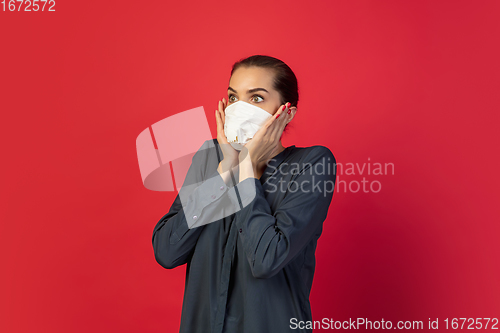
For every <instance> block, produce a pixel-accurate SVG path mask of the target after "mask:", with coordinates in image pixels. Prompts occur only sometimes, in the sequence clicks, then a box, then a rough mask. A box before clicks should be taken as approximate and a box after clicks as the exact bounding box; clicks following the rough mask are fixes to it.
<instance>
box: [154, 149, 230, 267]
mask: <svg viewBox="0 0 500 333" xmlns="http://www.w3.org/2000/svg"><path fill="white" fill-rule="evenodd" d="M210 149H217V147H216V146H215V145H214V142H213V141H212V140H208V141H205V143H204V144H203V146H202V147H201V148H200V149H199V150H198V151H197V152H196V154H195V155H194V156H193V159H192V163H191V166H190V168H189V170H188V172H187V175H186V179H185V181H184V184H183V186H182V189H181V190H180V191H179V194H178V195H177V197H176V198H175V200H174V202H173V204H172V206H171V207H170V210H169V212H168V213H167V214H165V215H164V216H163V217H162V218H161V219H160V220H159V221H158V223H157V224H156V226H155V228H154V230H153V237H152V243H153V250H154V254H155V259H156V261H157V262H158V263H159V264H160V265H161V266H163V267H165V268H169V269H170V268H174V267H177V266H179V265H183V264H185V263H186V262H187V261H188V260H189V257H190V255H191V254H192V252H193V250H194V247H195V245H196V242H197V240H198V237H199V236H200V234H201V232H202V230H203V229H204V226H205V225H206V224H207V223H210V222H213V221H215V220H218V219H219V218H222V217H223V216H218V214H219V215H220V209H219V208H218V207H220V204H221V203H222V202H223V201H224V200H226V199H221V197H222V198H223V197H225V196H226V194H227V191H228V186H227V185H226V183H225V182H224V180H223V179H227V177H226V176H225V175H224V174H222V175H221V174H220V173H219V171H218V170H219V168H218V170H215V171H214V172H213V173H212V174H211V175H210V176H209V177H208V178H206V177H205V168H206V165H207V163H208V157H209V155H210ZM214 154H215V152H213V151H212V157H213V156H214ZM223 177H224V178H223Z"/></svg>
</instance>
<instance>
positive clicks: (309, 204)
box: [152, 55, 336, 333]
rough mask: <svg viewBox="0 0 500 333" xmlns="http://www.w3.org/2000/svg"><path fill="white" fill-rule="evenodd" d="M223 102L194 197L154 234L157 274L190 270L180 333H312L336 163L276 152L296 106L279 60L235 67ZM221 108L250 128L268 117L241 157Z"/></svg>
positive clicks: (303, 151)
mask: <svg viewBox="0 0 500 333" xmlns="http://www.w3.org/2000/svg"><path fill="white" fill-rule="evenodd" d="M227 93H228V99H227V100H226V99H225V98H223V99H222V100H221V101H219V105H218V110H216V111H215V113H216V120H217V139H213V140H208V141H206V142H205V143H204V144H203V145H202V147H201V148H200V150H199V151H198V152H196V154H195V155H194V157H193V160H192V164H191V167H190V169H189V171H188V174H187V176H186V181H185V182H184V184H183V188H184V187H186V188H187V187H188V185H191V188H194V190H192V191H189V192H188V194H186V193H179V195H178V196H177V198H176V200H175V201H174V203H173V204H172V206H171V208H170V211H169V212H168V213H167V214H166V215H164V216H163V217H162V218H161V219H160V221H159V222H158V223H157V224H156V226H155V228H154V231H153V239H152V241H153V249H154V254H155V258H156V260H157V262H158V263H159V264H160V265H161V266H163V267H165V268H169V269H171V268H174V267H177V266H180V265H183V264H187V267H186V284H185V291H184V300H183V306H182V315H181V327H180V332H181V333H183V332H186V333H188V332H189V333H198V332H199V333H207V332H213V333H215V332H217V333H221V332H228V333H229V332H237V333H263V332H272V333H276V332H290V331H293V332H312V329H311V328H310V326H309V325H308V322H309V324H310V322H311V321H312V313H311V307H310V303H309V294H310V291H311V286H312V281H313V275H314V269H315V249H316V244H317V240H318V238H319V237H320V235H321V233H322V229H323V221H324V220H325V219H326V216H327V212H328V208H329V205H330V202H331V199H332V196H333V190H334V186H335V173H336V161H335V158H334V156H333V154H332V152H331V151H330V150H329V149H328V148H326V147H324V146H320V145H316V146H311V147H296V146H295V145H292V146H289V147H284V146H283V145H282V143H281V136H282V134H283V131H284V128H285V127H286V126H287V124H288V123H289V122H290V121H292V120H293V118H294V116H295V114H296V112H297V103H298V99H299V96H298V86H297V79H296V77H295V75H294V73H293V72H292V70H291V69H290V68H289V67H288V66H287V65H286V64H285V63H284V62H282V61H281V60H278V59H276V58H273V57H269V56H262V55H255V56H251V57H249V58H246V59H242V60H240V61H238V62H237V63H235V64H234V65H233V68H232V71H231V76H230V80H229V87H228V92H227ZM238 102H239V103H238ZM234 103H238V104H237V105H236V104H234ZM246 103H248V104H249V105H247V104H246ZM233 104H234V105H233ZM232 105H233V106H234V108H233V107H232ZM236 106H241V107H243V108H242V109H240V108H236ZM255 107H258V108H260V109H255ZM226 108H232V111H233V112H234V113H235V114H236V115H237V116H239V117H240V118H245V117H247V118H248V119H252V117H253V116H254V115H256V114H258V113H259V112H260V116H262V110H263V111H265V112H267V113H269V117H268V119H267V120H266V121H265V122H264V123H263V124H262V125H260V128H259V129H258V130H257V132H256V133H255V134H254V135H253V137H252V138H251V139H250V140H249V141H247V142H246V144H244V146H243V147H242V148H241V146H240V148H241V150H237V149H235V145H233V144H231V143H229V142H228V140H227V137H226V132H227V126H225V125H227V124H225V121H226V116H227V115H226V114H225V110H226ZM238 110H240V111H238ZM241 110H245V111H241ZM247 111H248V112H247ZM238 112H241V113H240V114H238ZM253 112H256V113H255V114H254V113H253ZM243 123H244V122H243ZM193 184H194V185H193ZM180 192H182V189H181V191H180Z"/></svg>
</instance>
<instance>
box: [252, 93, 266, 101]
mask: <svg viewBox="0 0 500 333" xmlns="http://www.w3.org/2000/svg"><path fill="white" fill-rule="evenodd" d="M256 97H258V98H260V99H262V100H263V99H264V98H262V96H259V95H253V96H252V98H256ZM254 102H262V101H259V100H255V99H254Z"/></svg>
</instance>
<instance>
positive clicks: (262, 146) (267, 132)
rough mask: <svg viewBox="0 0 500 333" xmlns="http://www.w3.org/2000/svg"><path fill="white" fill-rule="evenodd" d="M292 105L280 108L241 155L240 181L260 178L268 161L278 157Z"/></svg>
mask: <svg viewBox="0 0 500 333" xmlns="http://www.w3.org/2000/svg"><path fill="white" fill-rule="evenodd" d="M289 106H290V103H286V104H285V105H282V106H280V108H279V109H278V112H276V114H275V115H274V116H273V117H271V118H269V119H268V121H267V122H266V123H265V124H264V125H262V127H261V128H260V129H259V130H258V131H257V133H255V135H254V137H253V138H252V139H251V140H250V141H249V142H247V143H246V144H245V145H244V146H243V149H242V150H241V152H240V154H239V162H240V164H239V171H240V173H239V180H240V182H241V181H243V180H244V179H246V178H248V177H255V178H260V177H261V176H262V174H263V173H264V171H265V169H266V166H267V163H268V161H269V160H270V159H271V158H272V157H274V156H276V154H277V153H278V149H279V148H280V145H279V142H280V138H281V135H282V134H283V130H284V129H285V126H286V124H287V123H288V119H289V109H288V108H289Z"/></svg>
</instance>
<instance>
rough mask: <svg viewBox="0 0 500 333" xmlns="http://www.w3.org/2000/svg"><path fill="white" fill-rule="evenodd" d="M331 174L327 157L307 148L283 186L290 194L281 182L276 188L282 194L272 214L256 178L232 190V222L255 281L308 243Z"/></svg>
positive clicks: (324, 208) (323, 211)
mask: <svg viewBox="0 0 500 333" xmlns="http://www.w3.org/2000/svg"><path fill="white" fill-rule="evenodd" d="M320 164H324V165H322V166H321V165H320ZM327 170H330V171H328V172H326V171H327ZM332 170H335V171H332ZM335 173H336V161H335V157H334V156H333V154H332V152H331V151H330V150H329V149H328V148H326V147H323V146H315V147H313V148H312V149H311V151H310V153H309V154H308V156H307V157H306V158H305V160H304V162H303V167H302V168H301V170H300V171H299V172H298V175H297V176H296V177H292V179H293V182H291V184H286V185H287V186H288V185H289V186H290V189H282V188H281V183H280V184H279V185H278V186H277V188H276V190H277V191H280V192H281V191H283V190H284V191H285V192H286V194H285V193H282V197H283V199H282V201H281V202H280V204H279V206H278V207H277V208H276V211H275V212H274V213H273V212H272V211H271V208H270V206H269V203H268V202H267V200H266V198H265V195H264V189H263V187H262V184H261V183H260V180H259V179H257V178H254V177H249V178H246V179H244V180H243V181H241V182H240V183H239V184H238V185H236V186H235V187H234V188H235V189H237V191H236V193H237V194H236V196H238V195H239V197H240V198H239V199H240V200H241V206H240V208H241V210H239V211H238V212H237V213H236V221H235V223H236V224H237V226H238V231H239V237H240V238H241V240H242V242H243V246H244V250H245V252H246V255H247V259H248V262H249V264H250V267H251V269H252V273H253V275H254V276H255V277H257V278H269V277H272V276H273V275H275V274H276V273H278V271H279V270H281V269H282V268H283V267H284V266H285V265H286V264H287V263H288V262H289V261H290V260H291V259H293V258H294V257H295V255H296V254H297V253H298V252H300V251H301V250H302V249H303V248H304V247H305V246H306V245H307V244H308V243H309V242H310V240H311V238H312V237H313V235H314V233H315V232H316V231H317V229H318V227H319V226H320V225H321V224H322V223H323V221H324V220H325V218H326V216H327V213H328V208H329V205H330V202H331V199H332V197H333V190H334V186H335V178H336V175H335ZM283 187H284V186H283ZM232 191H233V189H231V190H230V195H232V194H231V192H232Z"/></svg>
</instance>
